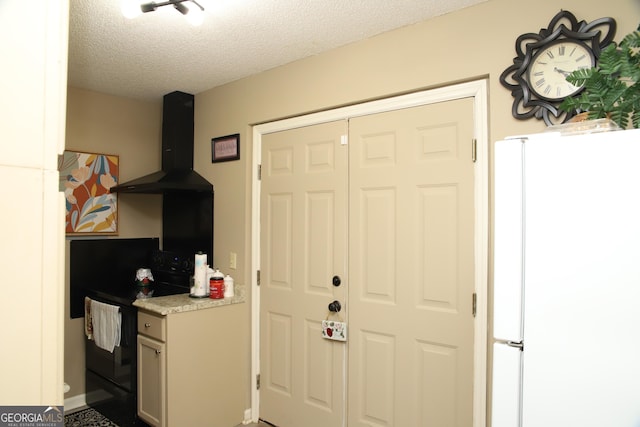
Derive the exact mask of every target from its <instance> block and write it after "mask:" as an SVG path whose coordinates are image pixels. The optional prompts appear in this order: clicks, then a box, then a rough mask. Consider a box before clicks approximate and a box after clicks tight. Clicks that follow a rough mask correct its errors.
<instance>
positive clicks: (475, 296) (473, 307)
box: [471, 292, 478, 317]
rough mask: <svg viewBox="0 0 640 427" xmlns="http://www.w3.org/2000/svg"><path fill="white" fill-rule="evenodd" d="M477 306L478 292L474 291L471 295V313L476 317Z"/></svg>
mask: <svg viewBox="0 0 640 427" xmlns="http://www.w3.org/2000/svg"><path fill="white" fill-rule="evenodd" d="M477 307H478V294H476V293H475V292H474V293H473V296H472V297H471V314H473V317H476V312H477Z"/></svg>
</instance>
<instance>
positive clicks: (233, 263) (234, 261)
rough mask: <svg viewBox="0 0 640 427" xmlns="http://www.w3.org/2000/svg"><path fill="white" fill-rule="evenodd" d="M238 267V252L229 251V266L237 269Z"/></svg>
mask: <svg viewBox="0 0 640 427" xmlns="http://www.w3.org/2000/svg"><path fill="white" fill-rule="evenodd" d="M237 267H238V254H236V253H235V252H229V268H230V269H232V270H235V269H236V268H237Z"/></svg>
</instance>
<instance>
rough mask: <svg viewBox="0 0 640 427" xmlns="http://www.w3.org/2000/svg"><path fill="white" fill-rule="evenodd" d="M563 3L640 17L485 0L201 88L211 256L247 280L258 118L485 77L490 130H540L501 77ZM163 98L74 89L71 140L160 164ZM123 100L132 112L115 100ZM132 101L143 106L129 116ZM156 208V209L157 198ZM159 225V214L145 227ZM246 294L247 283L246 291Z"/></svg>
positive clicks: (131, 226) (78, 357)
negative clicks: (217, 159) (225, 143)
mask: <svg viewBox="0 0 640 427" xmlns="http://www.w3.org/2000/svg"><path fill="white" fill-rule="evenodd" d="M561 9H564V10H569V11H571V12H572V13H574V14H575V15H576V17H577V18H578V19H579V20H582V19H584V20H586V21H592V20H594V19H597V18H600V17H604V16H611V17H613V18H615V19H616V21H617V23H618V37H616V40H619V36H620V35H623V34H626V33H627V32H629V31H631V30H633V29H635V28H636V26H637V24H638V22H640V2H639V1H638V0H613V1H608V2H607V1H599V0H560V1H558V0H537V1H535V2H524V1H514V0H489V1H487V2H486V3H483V4H480V5H477V6H475V7H472V8H468V9H465V10H462V11H460V12H456V13H452V14H448V15H445V16H442V17H439V18H436V19H433V20H430V21H426V22H423V23H420V24H416V25H412V26H409V27H406V28H403V29H399V30H396V31H392V32H389V33H386V34H383V35H380V36H378V37H374V38H371V39H368V40H364V41H361V42H358V43H354V44H352V45H349V46H346V47H343V48H339V49H335V50H333V51H330V52H327V53H324V54H321V55H317V56H313V57H311V58H307V59H304V60H301V61H297V62H294V63H291V64H288V65H286V66H282V67H279V68H276V69H273V70H270V71H268V72H264V73H261V74H259V75H256V76H252V77H249V78H245V79H242V80H239V81H236V82H233V83H230V84H228V85H225V86H222V87H218V88H213V89H211V90H209V91H206V92H203V93H200V94H197V95H196V104H195V105H196V108H195V115H196V116H195V160H194V168H195V169H196V170H197V171H198V172H199V173H201V174H202V175H203V176H204V177H205V178H207V179H208V180H209V181H210V182H212V183H213V184H214V188H215V213H214V216H215V220H214V265H215V266H217V267H220V268H221V269H222V270H223V271H224V272H225V273H229V274H231V275H232V276H233V277H234V278H235V279H236V283H238V284H247V281H248V280H249V278H250V277H251V274H250V273H251V272H250V255H251V245H250V243H251V203H250V202H251V173H252V168H251V165H252V163H251V151H252V147H251V126H252V125H255V124H258V123H264V122H267V121H272V120H275V119H279V118H284V117H290V116H297V115H302V114H305V113H308V112H313V111H320V110H326V109H330V108H334V107H337V106H343V105H349V104H355V103H360V102H363V101H367V100H371V99H377V98H384V97H390V96H393V95H396V94H402V93H407V92H414V91H418V90H422V89H426V88H433V87H439V86H444V85H448V84H451V83H455V82H460V81H468V80H473V79H479V78H487V79H488V81H489V131H490V139H491V140H492V141H495V140H497V139H501V138H503V137H504V136H507V135H512V134H521V133H530V132H537V131H541V130H543V129H544V128H545V126H544V124H542V123H541V122H539V121H537V120H529V121H524V122H523V121H518V120H515V119H513V118H512V116H511V105H512V97H511V94H510V93H509V91H508V90H506V89H505V88H503V87H502V86H501V85H500V83H499V81H498V78H499V76H500V73H502V71H503V70H504V69H505V68H507V67H508V66H509V65H511V64H512V59H513V57H514V56H515V50H514V43H515V39H516V38H517V37H518V36H519V35H520V34H523V33H527V32H538V31H539V30H540V28H542V27H545V26H546V25H547V24H548V23H549V21H550V20H551V18H552V17H553V16H554V15H555V14H556V13H557V12H559V11H560V10H561ZM158 102H159V103H158V105H155V104H154V105H148V104H144V103H139V102H134V101H130V100H124V99H119V98H113V97H107V96H104V95H99V94H95V93H90V92H85V91H79V90H74V89H70V92H69V112H68V123H69V124H68V128H67V148H68V149H93V150H95V151H99V152H107V153H113V154H120V155H121V158H120V162H121V166H122V169H121V171H122V172H121V178H122V179H129V178H133V177H135V176H138V175H142V174H144V173H145V172H151V171H153V170H155V169H156V168H157V167H158V166H159V163H160V159H159V141H160V124H159V123H160V109H161V106H160V100H159V101H158ZM125 107H126V108H127V109H128V111H130V113H129V114H124V113H123V112H122V111H120V109H121V108H125ZM90 110H91V111H90ZM93 110H95V111H93ZM134 112H138V113H141V112H144V113H142V114H141V115H139V116H138V117H137V118H136V120H131V119H130V115H131V114H133V113H134ZM104 116H106V117H107V118H110V119H109V120H110V121H111V125H110V126H107V125H106V124H105V123H103V121H104V120H105V117H104ZM140 126H142V127H143V128H144V129H140ZM132 132H139V133H140V135H139V137H136V138H133V137H132ZM232 133H240V134H241V158H240V160H239V161H233V162H225V163H216V164H212V163H211V146H210V141H211V138H213V137H217V136H223V135H228V134H232ZM142 135H146V136H147V138H144V137H141V136H142ZM139 141H144V142H142V144H144V145H140V147H135V146H136V145H138V144H140V142H139ZM145 156H148V158H145ZM140 159H145V160H142V161H141V160H140ZM134 161H135V162H136V164H135V165H134V164H133V163H132V162H134ZM151 164H153V166H150V165H151ZM134 169H135V170H134ZM134 172H135V173H134ZM138 172H140V173H138ZM131 196H133V195H123V196H120V201H119V204H120V209H121V211H120V223H121V230H122V233H121V237H130V236H132V235H134V234H135V232H136V231H137V232H140V233H142V234H144V233H143V232H142V230H143V229H142V228H140V227H142V226H143V225H146V224H144V223H145V222H146V221H147V220H150V221H159V218H158V217H154V216H153V215H152V214H151V212H152V211H154V212H155V210H156V207H153V208H149V209H146V208H148V206H145V203H143V202H142V201H141V200H140V199H139V198H140V197H141V196H134V198H136V200H135V201H134V200H128V199H129V198H130V197H131ZM150 197H154V196H150ZM151 202H154V201H151ZM145 209H146V210H145ZM157 209H158V211H159V207H158V208H157ZM159 227H160V225H159V223H157V222H156V223H155V224H154V225H153V226H150V227H149V229H150V230H158V229H159ZM142 234H141V235H142ZM229 252H236V253H237V254H238V266H237V270H230V269H229V268H228V266H229ZM67 286H68V284H67ZM247 294H248V295H249V296H250V294H251V293H250V292H249V291H247ZM243 308H244V310H245V314H244V318H245V322H242V323H240V324H238V325H234V327H235V328H236V329H237V333H238V334H240V335H241V336H244V337H245V340H244V342H245V348H244V350H243V351H242V352H241V353H240V354H238V363H239V364H241V365H244V366H245V368H246V369H245V372H246V373H245V375H244V377H243V378H241V379H240V381H241V382H242V383H243V384H244V386H245V387H246V393H245V395H246V402H245V407H247V408H248V407H249V406H250V387H251V384H250V380H249V376H250V375H249V374H250V318H251V312H250V308H251V305H250V304H249V303H247V304H244V305H243ZM67 318H68V308H67ZM65 333H66V334H67V340H66V341H67V342H66V345H65V351H66V360H65V369H66V370H67V372H68V373H69V375H71V372H74V379H75V378H77V375H79V374H78V372H79V369H78V366H80V365H82V366H84V362H83V360H84V359H83V357H84V356H83V354H84V353H83V350H82V351H81V350H79V347H78V343H79V342H81V339H80V338H77V339H76V341H75V342H71V338H70V336H71V335H72V334H73V337H78V336H79V335H81V322H76V321H74V322H70V321H68V320H67V321H66V332H65ZM74 339H75V338H74ZM221 345H224V343H221ZM73 352H75V354H74V353H73ZM82 369H83V368H82ZM67 381H69V377H67ZM73 387H74V385H73V384H72V393H70V395H73V394H75V393H73V390H74V388H73ZM78 387H80V385H77V386H76V388H78ZM67 397H69V396H67ZM239 421H240V420H239Z"/></svg>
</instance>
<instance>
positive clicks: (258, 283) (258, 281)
mask: <svg viewBox="0 0 640 427" xmlns="http://www.w3.org/2000/svg"><path fill="white" fill-rule="evenodd" d="M256 273H257V274H256V277H257V279H256V284H257V285H258V286H260V270H258V271H257V272H256Z"/></svg>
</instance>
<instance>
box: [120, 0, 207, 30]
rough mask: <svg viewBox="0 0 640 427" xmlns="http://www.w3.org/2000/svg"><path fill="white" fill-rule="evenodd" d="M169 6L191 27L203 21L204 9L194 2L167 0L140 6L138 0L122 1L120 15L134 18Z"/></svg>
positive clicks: (190, 0)
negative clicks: (184, 18)
mask: <svg viewBox="0 0 640 427" xmlns="http://www.w3.org/2000/svg"><path fill="white" fill-rule="evenodd" d="M185 3H186V4H185ZM169 5H172V6H173V7H174V8H175V9H176V10H177V11H178V12H180V13H181V14H183V15H185V17H186V18H187V20H188V21H189V22H190V23H191V24H192V25H200V24H201V23H202V21H203V19H204V16H203V15H204V14H203V12H204V7H202V5H201V4H200V3H198V2H197V1H196V0H167V1H163V2H157V3H156V2H154V1H151V2H148V3H142V4H141V3H140V1H139V0H138V1H135V0H124V1H123V3H122V13H123V14H124V15H125V16H126V17H127V18H135V17H136V16H138V15H140V14H141V13H147V12H153V11H155V10H156V9H158V8H159V7H162V6H169Z"/></svg>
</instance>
